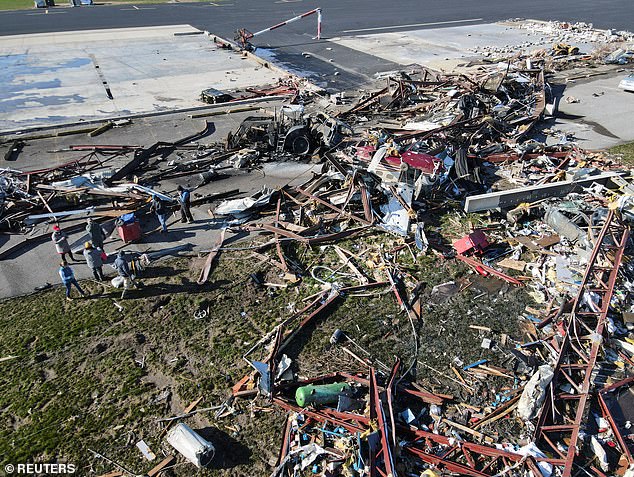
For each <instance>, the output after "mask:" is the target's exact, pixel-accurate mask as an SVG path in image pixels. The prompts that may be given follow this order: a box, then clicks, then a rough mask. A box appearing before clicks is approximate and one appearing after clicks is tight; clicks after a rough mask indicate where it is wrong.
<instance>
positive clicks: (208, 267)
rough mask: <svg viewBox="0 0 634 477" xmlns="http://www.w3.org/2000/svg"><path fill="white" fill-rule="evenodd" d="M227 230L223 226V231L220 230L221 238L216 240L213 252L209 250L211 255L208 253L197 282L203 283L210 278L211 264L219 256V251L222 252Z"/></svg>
mask: <svg viewBox="0 0 634 477" xmlns="http://www.w3.org/2000/svg"><path fill="white" fill-rule="evenodd" d="M226 232H227V229H226V228H223V229H222V231H221V232H220V239H218V242H216V246H215V247H214V248H213V249H212V250H211V252H209V255H207V260H206V261H205V265H204V266H203V268H202V270H201V271H200V276H199V277H198V282H197V283H198V284H199V285H203V284H205V283H206V282H207V279H208V278H209V273H210V272H211V266H212V264H213V262H214V260H215V258H216V257H217V256H218V253H219V252H220V249H221V248H222V244H223V243H224V242H225V233H226Z"/></svg>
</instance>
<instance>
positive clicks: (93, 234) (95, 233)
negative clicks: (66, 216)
mask: <svg viewBox="0 0 634 477" xmlns="http://www.w3.org/2000/svg"><path fill="white" fill-rule="evenodd" d="M86 232H88V235H89V236H90V242H91V243H92V245H93V247H95V248H100V249H101V250H103V241H104V239H105V238H106V233H105V232H104V231H103V229H102V228H101V225H99V224H98V223H97V222H95V221H94V220H93V219H91V218H89V219H88V220H87V221H86Z"/></svg>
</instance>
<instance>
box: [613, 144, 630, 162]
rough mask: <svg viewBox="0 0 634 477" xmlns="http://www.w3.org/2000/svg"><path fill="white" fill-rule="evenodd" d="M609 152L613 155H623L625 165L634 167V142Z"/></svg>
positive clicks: (616, 147)
mask: <svg viewBox="0 0 634 477" xmlns="http://www.w3.org/2000/svg"><path fill="white" fill-rule="evenodd" d="M609 151H610V152H611V153H613V154H620V155H622V157H623V159H622V160H623V164H625V165H627V166H634V142H630V143H627V144H621V145H620V146H615V147H612V148H610V149H609Z"/></svg>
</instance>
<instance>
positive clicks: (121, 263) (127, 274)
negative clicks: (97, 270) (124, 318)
mask: <svg viewBox="0 0 634 477" xmlns="http://www.w3.org/2000/svg"><path fill="white" fill-rule="evenodd" d="M112 266H113V267H114V268H115V269H116V270H117V273H118V274H119V276H120V277H121V278H123V292H121V299H122V300H123V297H124V296H125V293H126V291H128V288H129V287H130V284H132V285H133V286H134V288H139V285H137V283H136V281H134V275H133V274H132V271H131V270H130V266H129V265H128V261H127V260H126V258H125V253H124V252H123V250H120V251H119V253H118V254H117V259H116V260H115V261H114V264H113V265H112Z"/></svg>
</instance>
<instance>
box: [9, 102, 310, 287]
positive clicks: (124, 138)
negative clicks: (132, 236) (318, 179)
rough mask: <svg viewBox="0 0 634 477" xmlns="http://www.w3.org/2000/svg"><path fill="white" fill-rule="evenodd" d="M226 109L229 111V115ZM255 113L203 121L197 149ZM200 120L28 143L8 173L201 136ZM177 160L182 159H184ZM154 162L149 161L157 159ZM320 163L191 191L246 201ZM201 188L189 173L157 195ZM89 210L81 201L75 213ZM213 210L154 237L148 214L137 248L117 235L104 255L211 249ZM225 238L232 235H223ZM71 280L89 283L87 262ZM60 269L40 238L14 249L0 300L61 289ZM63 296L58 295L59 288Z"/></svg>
mask: <svg viewBox="0 0 634 477" xmlns="http://www.w3.org/2000/svg"><path fill="white" fill-rule="evenodd" d="M280 105H281V102H279V101H267V102H266V103H265V104H262V107H263V108H264V107H266V108H267V109H268V110H272V109H273V108H276V107H280ZM229 108H230V107H228V109H229ZM253 114H264V111H262V112H257V111H251V112H239V113H235V114H229V115H222V116H214V117H210V118H208V120H209V121H213V122H214V127H213V128H212V130H213V133H211V134H210V135H209V136H207V137H205V138H203V139H201V140H200V141H199V143H200V144H212V143H215V142H222V141H223V140H224V139H225V138H226V136H227V133H228V132H229V131H231V130H235V129H236V128H237V127H238V125H239V124H240V122H241V121H242V120H243V119H244V118H245V117H247V116H249V115H253ZM203 125H204V121H203V120H202V119H191V118H189V117H188V115H187V114H186V113H172V114H165V115H161V116H155V117H144V118H140V119H135V120H134V121H133V123H132V124H131V125H130V126H126V127H123V128H119V129H111V130H109V131H107V132H106V133H104V134H103V135H101V136H98V137H95V138H89V137H86V135H84V134H82V135H75V136H64V137H54V138H47V139H39V140H32V141H28V144H27V145H26V146H25V149H24V151H23V152H22V153H21V154H20V156H19V157H18V160H17V161H16V162H14V163H11V167H12V168H14V169H20V170H33V169H39V168H44V167H51V166H55V165H59V164H62V163H66V162H69V161H70V160H72V159H76V158H78V157H80V156H81V155H83V153H73V152H68V151H65V152H48V151H59V150H64V149H67V148H68V146H69V145H71V144H91V145H97V144H128V145H131V144H138V145H143V146H149V145H151V144H152V143H154V142H156V141H157V140H159V139H160V140H163V141H174V140H177V139H180V138H183V137H186V136H189V135H191V134H193V133H195V132H197V131H200V130H202V128H203ZM181 157H182V158H181ZM192 157H193V153H188V152H186V151H179V152H177V153H172V154H171V155H170V156H169V157H167V158H165V159H162V160H163V161H166V162H167V161H171V160H174V161H180V160H188V159H191V158H192ZM157 159H158V158H155V159H153V160H157ZM127 160H129V158H128V159H126V158H118V159H113V160H109V161H108V162H107V164H108V165H109V166H110V167H113V168H117V167H120V166H121V165H122V164H124V163H126V162H127ZM321 167H322V164H312V163H301V162H283V163H265V164H263V165H262V167H261V168H260V169H258V170H254V171H253V172H251V173H248V172H246V171H244V170H230V171H226V173H227V177H226V178H224V179H221V180H216V181H213V182H210V183H209V184H206V185H204V186H202V187H199V188H197V189H196V190H195V192H194V198H196V197H198V196H199V195H200V196H204V195H208V194H217V193H222V192H227V191H230V190H233V189H239V190H240V191H241V196H246V195H250V194H252V193H254V192H255V191H258V190H260V189H261V188H262V187H263V186H267V187H272V188H276V187H281V186H283V185H286V184H289V185H299V184H301V183H302V182H304V181H306V180H307V179H308V178H310V177H312V172H318V171H319V170H320V169H321ZM199 183H200V181H199V179H198V174H192V175H188V176H184V177H180V178H178V179H171V180H164V181H161V183H160V186H158V187H157V190H159V191H160V192H164V193H168V194H175V192H176V187H177V185H183V186H185V187H188V188H195V187H196V186H197V185H198V184H199ZM87 205H89V204H87V203H83V204H81V205H80V207H79V208H82V207H85V206H87ZM210 207H211V208H212V209H213V208H214V206H213V205H211V204H204V205H201V206H197V207H192V214H193V216H194V219H195V221H196V222H195V223H194V224H181V223H180V222H178V217H177V215H178V214H175V215H174V216H173V217H172V218H171V219H170V221H174V222H175V223H174V224H173V225H171V226H170V228H169V229H170V232H169V233H168V234H160V233H158V232H152V231H153V230H156V229H157V227H158V221H157V219H156V217H155V216H154V215H153V214H148V215H146V216H144V217H143V218H142V219H141V226H142V228H143V231H144V233H145V236H144V237H143V239H142V240H141V241H140V242H139V243H135V244H129V245H125V244H124V243H123V242H122V241H121V240H120V239H119V238H118V237H117V236H116V232H115V234H114V235H113V236H112V237H111V238H110V239H109V240H107V241H106V245H105V249H106V252H108V253H109V254H113V253H116V251H117V250H118V249H119V248H124V249H125V250H130V251H138V252H146V251H151V250H160V249H164V248H168V247H173V246H177V245H182V244H185V243H190V244H192V245H193V250H194V252H196V251H199V250H206V249H210V248H211V247H212V246H213V244H214V243H216V241H217V240H218V237H219V235H220V228H221V227H222V226H223V222H222V221H217V220H214V219H212V218H211V217H210V215H209V214H208V213H207V209H208V208H210ZM83 220H84V219H77V218H72V217H71V218H68V219H64V220H62V221H61V223H60V225H61V227H62V228H64V229H66V228H69V227H72V226H73V225H75V224H79V223H80V222H82V221H83ZM51 226H52V223H46V222H42V223H40V224H38V225H36V226H35V227H34V228H33V230H32V231H30V232H29V233H28V235H26V236H34V235H39V234H41V233H52V229H51ZM82 235H83V233H81V232H76V233H71V234H70V242H71V243H72V242H75V241H76V240H78V239H79V238H81V236H82ZM228 236H230V235H228ZM24 238H25V235H17V234H15V235H14V234H11V235H10V234H0V250H6V249H8V248H10V247H12V246H13V245H15V244H17V243H20V242H21V241H22V240H23V239H24ZM71 265H72V266H73V269H74V271H75V274H76V275H77V276H78V278H80V279H89V278H91V277H92V274H91V271H90V270H89V269H88V267H87V266H86V265H85V263H82V262H79V263H77V264H72V263H71ZM58 267H59V257H58V255H57V254H56V253H55V247H54V246H53V244H52V242H51V241H50V239H44V240H42V241H40V242H38V243H37V244H34V245H27V246H25V247H23V248H21V249H20V250H18V251H16V252H15V253H13V254H12V255H10V256H8V257H7V258H4V259H1V260H0V298H6V297H10V296H16V295H23V294H27V293H31V292H32V291H33V289H34V288H35V287H38V286H42V285H45V284H46V283H50V284H52V285H56V286H57V285H58V284H59V283H60V279H59V276H58V275H57V269H58ZM104 273H106V274H107V275H108V276H110V277H113V276H114V270H113V269H112V268H111V267H110V266H105V267H104ZM60 293H62V291H61V290H60Z"/></svg>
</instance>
